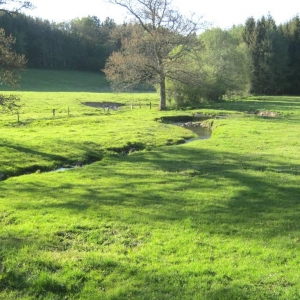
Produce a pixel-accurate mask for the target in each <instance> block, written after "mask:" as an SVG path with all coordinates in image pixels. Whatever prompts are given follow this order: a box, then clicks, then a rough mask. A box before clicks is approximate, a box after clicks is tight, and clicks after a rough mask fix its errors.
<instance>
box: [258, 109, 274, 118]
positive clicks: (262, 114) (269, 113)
mask: <svg viewBox="0 0 300 300" xmlns="http://www.w3.org/2000/svg"><path fill="white" fill-rule="evenodd" d="M255 114H256V115H257V116H259V117H277V115H278V114H277V113H276V112H274V111H267V110H265V111H264V110H259V111H257V112H256V113H255Z"/></svg>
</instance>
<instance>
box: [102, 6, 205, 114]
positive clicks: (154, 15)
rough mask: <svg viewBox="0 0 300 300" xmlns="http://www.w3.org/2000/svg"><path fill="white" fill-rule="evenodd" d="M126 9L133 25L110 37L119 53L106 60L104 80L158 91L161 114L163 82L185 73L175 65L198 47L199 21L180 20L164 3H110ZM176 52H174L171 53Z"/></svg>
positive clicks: (119, 29)
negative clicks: (118, 42) (145, 84)
mask: <svg viewBox="0 0 300 300" xmlns="http://www.w3.org/2000/svg"><path fill="white" fill-rule="evenodd" d="M110 2H111V3H115V4H118V5H120V6H122V7H124V8H126V9H127V11H128V12H129V13H130V14H131V15H132V16H133V17H134V18H135V23H133V24H129V25H127V26H126V25H124V26H120V27H118V28H116V29H115V31H114V33H113V34H112V36H113V37H114V38H116V39H119V41H120V42H121V49H120V51H118V52H114V53H113V54H112V55H111V56H110V57H109V59H108V61H107V63H106V67H105V69H104V72H105V74H106V75H107V78H108V79H109V80H110V81H111V82H112V83H113V84H114V86H118V87H119V88H123V89H124V88H132V87H134V86H135V85H137V84H139V83H149V84H151V85H153V86H155V87H158V89H159V92H160V106H159V108H160V109H161V110H164V109H166V78H172V80H175V81H176V80H180V78H182V77H183V76H181V75H182V74H183V73H185V69H184V66H183V65H182V64H179V63H178V61H179V60H180V58H182V57H183V56H184V55H185V54H186V53H188V52H190V51H191V50H192V49H193V48H194V47H196V46H197V45H198V39H197V37H196V32H197V30H198V29H199V26H200V25H201V26H202V25H203V24H201V23H200V20H192V19H187V18H184V17H183V16H182V15H181V14H180V13H179V12H178V11H177V10H176V9H174V8H172V7H171V4H172V1H168V0H156V1H153V0H110ZM174 49H177V50H176V51H172V50H174Z"/></svg>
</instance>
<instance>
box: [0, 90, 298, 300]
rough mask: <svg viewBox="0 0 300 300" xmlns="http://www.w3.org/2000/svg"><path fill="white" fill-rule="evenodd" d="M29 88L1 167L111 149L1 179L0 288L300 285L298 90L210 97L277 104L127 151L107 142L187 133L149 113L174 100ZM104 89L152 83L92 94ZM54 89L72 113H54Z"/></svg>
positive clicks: (115, 290)
mask: <svg viewBox="0 0 300 300" xmlns="http://www.w3.org/2000/svg"><path fill="white" fill-rule="evenodd" d="M22 95H23V97H24V99H26V103H27V104H26V107H28V110H27V108H24V111H23V117H24V119H25V120H24V125H22V126H21V127H18V126H14V125H16V124H14V121H13V120H12V119H10V117H7V118H4V119H2V125H1V133H2V138H1V143H2V147H4V148H5V147H6V148H9V149H8V150H7V151H5V150H4V151H3V149H2V151H1V153H2V155H3V153H6V154H5V155H7V160H6V163H5V164H4V165H5V166H6V169H7V170H9V168H10V167H11V168H15V169H18V168H19V166H18V165H17V164H16V162H15V160H16V157H17V156H19V157H22V161H21V162H20V165H21V168H22V166H24V165H25V164H28V165H30V164H32V161H30V160H31V159H32V160H33V161H36V163H37V164H38V163H39V164H41V163H42V162H45V161H47V162H49V164H50V165H51V164H54V163H53V161H55V160H56V159H57V160H58V161H59V160H60V158H57V157H53V155H57V156H63V157H66V158H70V157H71V158H72V159H78V158H82V156H84V155H91V153H99V152H101V151H104V152H101V156H104V158H103V159H102V160H101V161H99V162H97V163H94V164H92V165H90V166H87V167H85V168H79V169H74V170H72V171H68V172H58V173H41V174H31V175H25V176H20V177H14V178H10V179H8V180H6V181H4V182H1V183H0V191H1V193H0V199H1V201H0V214H1V218H0V223H1V226H0V253H1V256H0V271H1V273H0V298H1V297H2V298H3V299H15V298H17V297H20V298H22V299H36V298H41V299H63V298H64V297H66V296H67V297H68V298H69V299H299V296H300V294H299V291H300V284H299V282H300V281H299V275H300V272H299V250H300V244H299V241H300V226H299V212H300V203H299V201H300V200H299V199H300V197H299V194H300V188H299V185H298V183H299V174H300V168H299V164H300V161H299V151H298V149H299V140H300V139H299V137H300V134H299V130H298V128H299V120H300V119H299V117H300V113H299V106H300V99H299V98H296V97H294V98H287V97H281V98H278V97H274V98H264V99H256V98H252V99H248V100H244V101H236V102H228V103H223V104H219V105H216V106H215V107H211V108H206V109H205V110H204V109H203V110H202V111H203V112H215V113H217V112H230V113H232V112H233V111H234V110H237V111H246V110H251V109H253V110H255V109H269V110H273V111H278V112H281V113H282V115H281V116H279V117H277V118H259V117H253V116H249V117H242V116H241V117H239V116H235V117H233V118H228V119H217V120H214V127H215V128H214V133H213V136H212V138H211V139H210V140H205V141H195V142H192V143H189V144H185V145H179V146H178V145H177V146H168V147H160V148H154V149H153V150H152V151H142V152H137V153H132V154H131V155H129V156H123V155H115V154H113V153H108V152H105V151H106V150H105V149H107V148H111V147H116V148H117V147H122V146H124V145H126V143H127V142H128V141H132V142H141V143H143V144H144V145H147V146H148V147H153V146H157V145H158V146H162V145H164V144H166V143H173V142H174V143H175V142H176V141H178V140H180V139H181V138H183V137H187V136H188V135H189V134H190V133H188V132H186V131H185V130H184V129H182V128H177V127H174V126H171V125H166V124H161V123H157V122H154V121H153V120H154V118H157V117H161V116H162V115H165V114H170V115H172V114H179V112H168V113H161V112H157V111H155V110H152V111H150V110H148V109H146V108H143V109H134V110H133V111H130V110H128V109H122V110H120V111H116V112H112V113H111V114H110V115H106V114H105V113H104V112H102V111H97V110H96V111H95V109H94V110H93V109H92V108H88V107H82V106H81V105H80V102H81V101H83V100H85V101H90V100H89V99H91V97H95V95H94V96H92V95H91V94H85V93H81V94H76V93H75V94H72V93H70V94H55V93H54V94H43V93H33V94H29V93H24V94H22ZM107 95H109V97H116V98H117V99H118V100H119V101H125V102H126V101H128V100H130V101H131V97H136V98H135V99H136V101H143V99H145V98H147V99H146V100H144V102H145V103H146V102H148V101H149V99H150V98H151V97H153V95H152V94H136V95H134V96H133V95H113V94H104V95H103V94H102V95H101V94H100V95H96V97H97V100H101V99H104V98H105V97H107ZM26 97H27V98H26ZM44 99H46V100H47V101H45V102H44ZM151 99H152V100H153V99H154V98H151ZM56 101H57V102H56ZM38 102H40V103H42V105H38V106H37V105H36V103H38ZM55 103H57V105H58V103H64V105H73V106H74V110H75V111H76V113H75V112H74V115H73V116H71V117H69V118H68V117H66V116H63V115H61V116H59V117H57V119H54V120H53V119H52V118H49V117H47V113H48V109H49V108H50V107H51V106H53V105H54V104H55ZM47 105H48V106H47ZM55 105H56V104H55ZM75 107H76V109H75ZM81 109H82V110H81ZM29 114H31V115H33V117H29ZM99 125H100V126H101V127H100V129H99V128H98V126H99ZM73 130H75V131H73ZM168 139H169V141H168ZM170 140H172V141H171V142H170ZM16 145H18V147H17V146H16ZM21 146H22V147H23V148H22V147H21ZM13 150H15V151H17V152H16V154H17V156H15V158H14V159H11V160H10V159H9V157H10V155H11V157H14V156H13V155H15V153H14V151H13ZM21 155H22V156H21ZM2 161H3V159H1V162H2Z"/></svg>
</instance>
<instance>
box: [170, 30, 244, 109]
mask: <svg viewBox="0 0 300 300" xmlns="http://www.w3.org/2000/svg"><path fill="white" fill-rule="evenodd" d="M241 34H242V27H236V28H234V29H232V30H230V31H227V30H221V29H220V28H214V29H210V30H207V31H205V32H204V33H202V34H201V35H200V36H199V38H198V39H199V42H200V44H201V47H200V48H197V49H194V50H193V53H192V54H189V56H187V57H184V58H183V60H182V64H184V65H186V67H187V69H189V70H190V71H191V72H196V73H197V74H198V78H196V80H192V81H191V80H190V81H188V82H181V83H179V84H178V83H176V82H174V81H173V80H170V81H169V82H168V91H169V99H170V100H172V99H173V100H175V101H176V103H177V105H179V106H187V105H192V106H194V105H197V104H199V103H200V102H203V101H219V100H221V99H222V98H223V96H224V95H227V96H231V95H232V94H244V93H246V92H247V90H248V89H249V71H250V60H249V59H248V57H249V56H248V49H247V47H246V44H245V43H243V42H241ZM191 56H192V59H191V58H190V57H191Z"/></svg>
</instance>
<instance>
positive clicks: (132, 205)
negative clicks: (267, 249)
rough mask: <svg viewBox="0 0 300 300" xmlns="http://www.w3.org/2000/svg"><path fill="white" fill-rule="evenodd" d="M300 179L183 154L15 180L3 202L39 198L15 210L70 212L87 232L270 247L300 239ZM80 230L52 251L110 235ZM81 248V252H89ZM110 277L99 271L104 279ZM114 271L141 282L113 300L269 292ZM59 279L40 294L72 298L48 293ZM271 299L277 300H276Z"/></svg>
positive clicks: (169, 271)
mask: <svg viewBox="0 0 300 300" xmlns="http://www.w3.org/2000/svg"><path fill="white" fill-rule="evenodd" d="M162 150H163V151H162ZM299 175H300V165H292V164H288V163H283V162H282V161H279V160H276V159H272V157H269V156H268V157H266V156H264V157H256V158H255V157H252V156H246V155H240V154H237V153H230V152H220V151H218V152H217V151H207V150H203V149H200V148H199V149H197V148H196V147H195V148H193V147H191V146H188V145H183V146H176V147H165V148H163V149H160V151H152V152H140V153H136V154H133V155H129V156H119V157H111V158H109V159H106V160H104V161H102V162H100V163H97V164H94V165H90V166H88V167H86V168H83V169H77V170H72V171H69V173H57V174H35V175H31V176H28V178H27V179H26V180H21V179H18V178H16V179H15V180H11V181H7V182H5V184H2V185H1V186H0V189H1V194H2V195H7V196H9V194H12V195H14V193H16V194H20V195H23V193H24V195H26V194H27V195H34V196H35V199H31V198H30V199H29V200H27V201H26V200H25V201H19V202H18V203H14V207H15V209H17V210H29V211H32V212H36V213H42V212H43V211H47V212H48V213H49V212H50V214H51V211H53V212H54V211H55V215H56V218H59V216H60V213H61V216H60V217H61V218H63V217H64V215H65V214H66V213H67V214H68V215H76V217H77V220H78V224H79V225H80V220H81V219H82V218H83V219H84V218H87V217H88V218H89V219H90V220H95V219H97V220H101V219H104V220H110V221H112V222H114V221H115V222H121V223H123V224H124V226H125V225H126V228H127V229H126V230H128V227H127V226H130V225H132V224H138V225H139V226H140V227H141V228H142V227H144V226H147V227H148V228H149V231H151V228H155V226H156V224H157V225H158V226H159V224H165V223H166V222H167V223H169V224H172V223H173V224H174V225H175V224H176V226H178V224H180V226H182V228H183V229H184V228H186V227H187V226H188V227H189V228H190V230H193V231H196V232H199V233H206V234H207V235H208V236H209V235H217V236H222V237H225V238H228V237H242V238H245V239H246V240H247V239H253V240H262V241H265V240H270V239H272V238H276V237H287V236H289V237H291V238H294V237H293V233H294V232H296V231H297V232H299V229H300V224H299V212H300V197H299V195H300V187H299V185H298V178H299V177H298V176H299ZM16 183H17V184H16ZM26 199H27V198H26ZM100 216H101V219H100ZM79 225H76V226H77V227H76V228H75V227H74V228H73V229H72V230H67V231H61V232H49V235H50V236H51V238H49V241H48V242H47V243H49V245H48V244H47V245H46V244H45V245H44V246H43V247H48V246H49V247H50V244H51V247H54V250H55V251H66V250H67V249H71V248H72V247H73V246H72V239H73V240H75V241H80V240H77V232H78V233H79V234H84V239H87V240H89V241H90V244H89V246H91V245H93V243H94V244H97V243H96V241H98V239H99V238H100V237H102V236H103V231H101V230H102V229H101V226H99V227H97V226H96V227H91V228H86V227H78V226H79ZM107 230H109V232H108V237H107V239H113V240H115V238H114V235H116V234H118V233H117V232H114V229H113V228H111V229H107ZM296 234H297V233H296ZM54 238H56V240H57V241H56V243H57V244H55V242H54ZM102 238H103V237H102ZM132 240H134V237H132V235H131V234H130V235H129V236H128V238H126V240H124V242H126V243H127V242H128V243H131V242H132ZM108 241H109V240H108ZM27 242H28V241H27ZM27 242H26V241H20V243H15V244H14V241H13V240H12V241H11V243H10V246H11V250H13V249H17V248H19V247H20V246H21V245H26V244H27ZM77 244H78V245H79V246H78V247H80V243H77ZM102 245H103V244H100V245H99V248H101V247H102ZM55 247H57V248H55ZM49 249H51V248H49ZM105 268H106V267H105ZM105 268H104V267H103V266H100V267H99V272H104V271H105ZM107 268H108V271H107V272H110V273H109V274H112V273H113V272H116V274H120V273H122V274H123V276H124V277H125V278H131V277H132V276H133V277H134V280H135V281H134V282H135V284H133V285H131V286H129V287H128V289H125V288H123V289H120V291H119V292H116V294H114V295H115V297H116V298H117V299H128V297H132V298H147V299H148V298H149V297H150V298H161V297H164V298H170V299H177V298H178V299H179V298H180V295H184V296H185V297H186V298H189V299H192V298H195V299H197V297H195V294H192V293H195V292H196V293H198V294H197V295H199V299H201V297H202V299H249V298H251V297H249V294H251V293H257V292H258V291H260V292H261V293H262V294H261V295H263V293H264V292H265V289H264V287H263V286H260V287H257V286H255V285H253V284H251V283H249V284H245V283H240V282H238V281H237V280H235V281H232V282H231V280H232V279H231V278H230V277H228V276H227V275H224V274H221V273H220V274H217V273H215V272H206V271H205V270H203V271H198V273H197V272H195V273H193V271H192V270H191V271H190V274H189V276H187V275H186V274H185V273H184V271H182V273H181V272H180V271H177V270H176V269H175V268H166V269H164V270H157V269H152V270H149V268H148V269H144V267H143V265H133V264H132V265H128V266H126V267H124V266H123V267H122V266H121V265H120V264H119V263H117V262H116V263H115V264H114V265H113V266H111V265H110V266H109V267H107ZM128 270H129V271H128ZM93 271H95V270H93ZM14 272H15V271H14ZM125 272H127V273H125ZM130 272H132V273H130ZM124 274H125V275H124ZM11 276H12V277H11ZM3 278H4V279H5V280H4V279H3V280H2V283H1V282H0V283H1V285H2V288H3V286H4V284H5V285H6V286H7V287H9V288H10V289H12V290H14V289H15V290H19V291H23V290H24V288H26V286H27V285H28V283H26V282H24V280H25V279H24V278H23V279H22V278H21V281H19V277H18V276H17V275H16V274H13V273H12V274H10V273H8V274H6V275H5V277H3ZM49 278H50V279H51V277H49ZM46 279H47V278H46ZM50 279H49V280H48V279H47V280H45V282H44V281H43V285H42V288H43V289H41V291H42V290H43V291H49V292H51V293H53V294H52V295H60V296H61V295H65V294H68V293H69V292H70V291H69V290H68V289H67V288H66V289H64V290H63V292H59V291H58V292H57V293H56V292H55V291H52V290H51V289H52V285H50V288H49V286H48V282H50V283H51V282H52V281H51V280H50ZM18 282H20V285H19V284H18ZM50 283H49V284H50ZM199 284H200V285H199ZM213 284H214V286H212V285H213ZM1 285H0V286H1ZM57 285H58V283H57ZM53 286H55V287H56V285H53ZM79 292H80V291H79ZM99 293H100V292H99ZM101 293H102V292H101ZM274 293H275V292H274ZM40 295H42V294H39V296H40ZM99 295H100V294H99ZM102 295H104V294H102ZM100 296H101V295H100ZM100 296H99V297H100ZM265 296H266V297H265V299H268V298H269V299H271V298H272V297H274V294H273V295H271V296H270V295H266V294H265ZM269 296H270V297H269Z"/></svg>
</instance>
